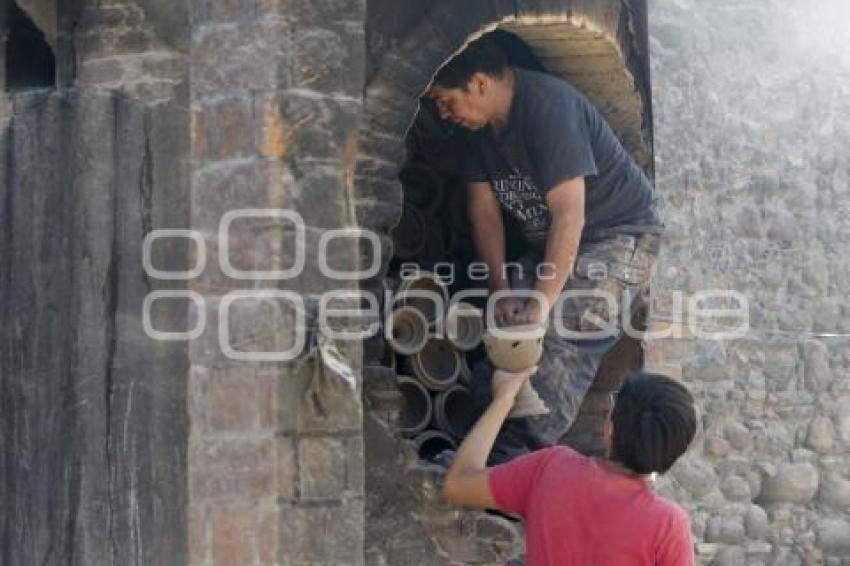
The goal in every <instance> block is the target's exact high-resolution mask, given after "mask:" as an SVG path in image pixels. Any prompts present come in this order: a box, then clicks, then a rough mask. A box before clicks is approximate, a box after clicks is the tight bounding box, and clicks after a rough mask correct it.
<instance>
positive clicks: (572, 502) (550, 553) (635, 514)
mask: <svg viewBox="0 0 850 566" xmlns="http://www.w3.org/2000/svg"><path fill="white" fill-rule="evenodd" d="M489 484H490V493H492V495H493V499H495V501H496V503H497V504H498V506H499V508H500V509H502V510H504V511H508V512H510V513H516V514H517V515H520V516H521V517H522V518H523V519H524V521H525V530H526V564H528V565H530V566H542V565H558V566H566V565H576V566H640V565H653V566H692V565H693V564H694V549H693V547H694V545H693V540H692V539H691V527H690V520H689V519H688V515H687V513H686V512H685V511H684V510H683V509H682V508H681V507H679V506H678V505H676V504H675V503H673V502H671V501H668V500H666V499H664V498H663V497H661V496H659V495H657V494H655V493H654V492H653V491H652V490H651V489H650V488H649V486H648V485H647V483H646V482H645V481H643V480H641V479H639V478H630V477H626V476H624V475H622V474H617V473H615V472H611V471H608V470H606V469H605V468H603V467H601V466H600V465H599V462H598V461H597V460H596V459H595V458H588V457H586V456H582V455H581V454H579V453H577V452H575V451H573V450H571V449H569V448H567V447H565V446H556V447H553V448H547V449H545V450H539V451H537V452H534V453H532V454H527V455H525V456H522V457H520V458H517V459H515V460H512V461H510V462H508V463H506V464H502V465H500V466H496V467H495V468H493V469H492V470H491V471H490V474H489Z"/></svg>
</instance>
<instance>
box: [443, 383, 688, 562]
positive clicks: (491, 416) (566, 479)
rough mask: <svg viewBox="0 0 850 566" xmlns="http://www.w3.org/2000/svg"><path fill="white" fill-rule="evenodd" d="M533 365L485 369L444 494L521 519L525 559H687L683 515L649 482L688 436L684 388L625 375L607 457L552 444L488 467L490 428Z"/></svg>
mask: <svg viewBox="0 0 850 566" xmlns="http://www.w3.org/2000/svg"><path fill="white" fill-rule="evenodd" d="M535 370H536V368H531V369H529V370H526V371H525V372H522V373H516V374H512V373H507V372H503V371H497V372H496V373H495V374H494V376H493V402H492V403H491V404H490V406H489V407H488V409H487V410H486V411H485V413H484V414H483V415H482V416H481V418H480V419H479V420H478V422H477V423H476V425H475V427H473V429H472V431H471V432H470V433H469V435H468V436H467V437H466V439H465V440H464V441H463V443H462V444H461V446H460V448H459V449H458V451H457V454H456V455H455V458H454V462H453V463H452V466H451V468H450V469H449V472H448V475H447V476H446V481H445V485H444V487H443V493H444V495H445V496H446V497H447V498H448V499H449V500H450V501H452V502H454V503H457V504H460V505H468V506H473V507H482V508H490V509H499V510H501V511H505V512H508V513H513V514H516V515H519V516H521V517H522V518H523V520H524V522H525V529H526V563H527V564H529V565H532V566H538V565H559V566H561V565H576V566H597V565H598V566H627V565H628V566H638V565H654V566H692V565H693V564H694V551H693V541H692V539H691V529H690V520H689V519H688V515H687V513H685V511H684V510H683V509H682V508H681V507H679V506H678V505H676V504H675V503H673V502H671V501H668V500H666V499H664V498H663V497H661V496H659V495H656V494H655V493H654V492H653V491H652V489H651V488H650V486H649V482H650V478H651V476H652V474H653V473H664V472H666V471H667V470H668V469H670V467H671V466H672V465H673V463H674V462H675V461H676V460H677V459H678V458H679V456H681V455H682V454H683V453H684V452H685V450H686V449H687V447H688V445H689V444H690V442H691V440H692V439H693V437H694V433H695V432H696V412H695V411H694V405H693V397H692V396H691V394H690V393H689V392H688V390H687V389H685V387H684V386H682V385H681V384H680V383H678V382H676V381H674V380H672V379H670V378H668V377H665V376H662V375H657V374H647V373H640V374H635V375H632V376H630V377H629V378H627V379H626V381H625V382H624V383H623V386H622V388H621V389H620V391H619V392H618V393H617V394H616V395H615V396H612V397H613V398H614V399H613V407H612V410H611V412H610V414H609V417H608V419H606V422H605V430H604V432H605V439H606V442H607V445H608V457H607V458H588V457H586V456H582V455H581V454H579V453H577V452H575V451H573V450H571V449H570V448H567V447H566V446H555V447H551V448H546V449H543V450H538V451H537V452H532V453H531V454H527V455H525V456H521V457H519V458H516V459H514V460H512V461H510V462H508V463H506V464H502V465H499V466H496V467H492V468H487V467H486V461H487V456H488V454H489V452H490V450H491V448H492V446H493V442H494V441H495V439H496V435H497V434H498V432H499V428H500V427H501V425H502V423H503V422H504V420H505V418H506V417H507V414H508V412H509V411H510V409H511V407H512V405H513V402H514V399H515V398H516V395H517V393H518V391H519V389H520V387H521V386H522V384H523V383H524V382H525V380H526V379H528V376H530V375H532V374H533V373H534V371H535Z"/></svg>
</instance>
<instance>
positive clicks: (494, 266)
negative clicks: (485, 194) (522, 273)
mask: <svg viewBox="0 0 850 566" xmlns="http://www.w3.org/2000/svg"><path fill="white" fill-rule="evenodd" d="M472 241H473V244H474V245H475V251H476V252H477V253H478V257H480V258H481V261H483V262H484V263H485V264H486V265H487V270H488V277H487V285H488V286H489V287H490V292H491V293H495V292H496V291H501V290H504V289H510V288H511V286H510V283H509V282H508V280H507V279H506V278H505V277H504V273H503V272H504V263H505V227H504V226H503V224H502V219H501V217H498V218H494V217H493V216H488V217H478V218H475V219H474V220H473V222H472Z"/></svg>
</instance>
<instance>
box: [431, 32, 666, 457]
mask: <svg viewBox="0 0 850 566" xmlns="http://www.w3.org/2000/svg"><path fill="white" fill-rule="evenodd" d="M429 96H430V97H431V98H432V100H434V101H435V102H436V105H437V108H438V109H439V111H440V116H441V118H443V119H444V120H449V121H452V122H454V123H456V124H459V125H461V126H464V127H466V128H468V129H470V130H473V131H475V135H474V140H475V142H474V144H473V145H472V146H471V147H470V148H469V155H468V156H467V159H466V166H465V168H464V169H465V170H464V171H463V174H464V175H465V176H466V179H467V181H468V189H467V190H468V203H469V217H470V221H471V224H472V235H473V241H474V244H475V249H476V251H477V253H478V256H479V257H480V259H481V260H482V261H484V262H485V263H486V264H487V266H488V268H489V279H488V284H489V287H490V290H491V292H497V291H503V292H504V291H508V290H511V289H518V288H533V290H535V291H537V292H539V293H540V296H542V297H544V298H545V301H544V302H541V301H537V300H523V299H521V298H519V297H514V298H507V299H503V300H500V301H497V303H496V305H495V320H496V322H497V324H499V325H500V326H508V325H517V324H533V323H547V322H548V323H550V324H549V325H548V330H547V335H546V340H545V342H544V355H543V358H542V360H541V362H540V364H539V370H538V373H537V374H536V375H535V376H534V377H533V378H532V384H533V385H534V387H535V388H536V389H537V390H538V391H539V392H540V395H541V397H543V400H544V401H545V402H546V404H547V405H548V406H549V409H550V411H551V413H550V415H548V416H546V417H535V418H532V419H530V420H529V421H528V422H527V423H525V425H526V426H527V427H528V430H530V431H531V432H529V433H528V434H527V435H526V436H527V437H528V438H526V439H525V440H522V441H521V442H519V444H520V445H522V446H521V447H520V448H535V447H538V446H540V445H545V444H551V443H553V442H557V441H558V440H560V439H561V438H562V437H563V435H564V434H566V432H567V431H568V430H569V427H570V425H571V424H572V421H573V419H574V418H575V416H576V413H577V412H578V408H579V406H580V404H581V401H582V399H583V397H584V395H585V393H586V391H587V389H588V388H589V387H590V385H591V384H592V382H593V378H594V376H595V373H596V370H597V369H598V366H599V363H600V361H601V359H602V357H603V356H604V354H605V353H606V352H607V351H608V349H610V346H611V345H613V343H615V342H616V339H617V338H618V337H619V336H620V333H621V332H622V324H621V317H622V315H621V314H620V313H619V311H620V309H621V308H622V309H623V310H626V307H627V306H628V308H629V310H626V313H627V315H628V314H631V313H632V312H633V311H634V310H635V305H636V304H637V303H636V302H635V301H630V302H629V305H624V304H622V301H621V299H622V297H623V296H624V293H625V294H626V295H627V296H629V297H633V296H640V295H641V294H642V293H645V292H646V291H647V289H648V284H649V279H650V276H651V271H652V268H653V266H654V260H655V257H656V256H657V252H658V245H659V235H660V234H661V233H662V231H663V224H662V223H661V221H660V219H659V216H658V213H657V211H656V207H655V203H654V193H653V189H652V186H651V185H650V183H649V181H648V180H647V178H646V176H645V175H644V173H643V171H642V170H641V169H640V167H639V166H638V165H637V164H636V163H635V162H634V160H633V159H632V158H631V156H629V154H628V153H627V152H626V151H625V150H624V149H623V147H622V145H621V144H620V141H619V140H618V139H617V137H616V135H615V134H614V133H613V131H612V130H611V128H610V127H609V126H608V124H607V123H606V122H605V120H604V118H602V116H601V115H600V114H599V112H598V111H597V110H596V109H595V108H594V107H593V106H592V105H591V104H590V103H589V102H588V101H587V99H585V98H584V97H583V96H582V95H581V94H580V93H579V92H578V91H576V90H575V89H574V88H573V87H571V86H570V85H569V84H567V83H566V82H565V81H563V80H561V79H559V78H556V77H553V76H550V75H547V74H544V73H539V72H535V71H529V70H525V69H520V68H516V67H512V66H509V65H507V63H506V61H505V57H504V54H503V53H502V52H501V51H500V50H499V49H498V47H496V46H495V45H494V44H493V43H492V42H490V41H489V40H487V39H482V40H479V41H477V42H474V43H472V44H470V45H469V46H468V47H467V48H466V49H465V50H464V51H463V52H461V53H460V54H458V55H457V56H456V57H454V58H453V59H452V60H451V61H449V62H448V63H447V64H446V65H444V66H443V67H442V68H441V69H440V70H439V71H438V72H437V75H436V76H435V78H434V81H433V84H432V87H431V89H430V91H429ZM503 214H505V215H508V216H510V217H511V218H512V219H513V221H515V223H516V224H517V225H518V226H519V227H520V231H521V233H522V236H523V238H524V240H525V242H526V244H527V250H528V253H527V254H526V256H525V257H524V258H523V260H522V262H521V263H522V264H523V266H524V267H525V268H526V269H525V270H524V272H523V273H521V274H520V276H519V277H520V279H521V280H523V281H524V282H523V281H517V280H516V279H515V278H511V277H509V276H508V274H507V273H505V271H506V270H505V269H503V266H504V264H505V228H504V224H503V219H502V215H503ZM589 265H598V266H600V267H601V268H602V273H603V276H602V277H600V276H599V273H600V271H599V270H597V271H596V275H593V274H592V273H590V271H592V269H588V266H589ZM528 271H530V272H531V273H528ZM531 275H536V277H534V279H533V282H530V283H529V282H528V281H529V278H530V277H531ZM563 291H577V292H578V294H581V291H588V292H587V293H584V295H583V296H579V297H576V298H568V299H566V300H562V301H560V302H558V299H559V297H560V295H561V293H562V292H563ZM598 292H604V293H605V294H607V295H608V297H610V298H611V299H613V302H611V300H609V298H608V297H605V298H603V297H601V293H598ZM595 294H597V295H599V296H595ZM612 305H613V306H616V307H617V308H616V309H613V308H612ZM556 306H557V311H556V316H557V317H560V320H559V322H562V323H563V324H561V325H559V326H560V327H561V328H564V327H566V328H567V329H569V330H570V331H575V333H578V334H581V333H583V332H588V333H593V336H592V339H583V338H582V337H579V338H577V337H576V336H575V334H571V335H569V337H565V336H563V332H560V333H558V332H556V328H555V325H553V324H551V318H552V315H553V312H554V311H553V307H556ZM609 323H610V324H609ZM603 328H604V329H613V331H612V332H610V333H609V334H610V336H607V337H606V338H605V339H601V338H599V335H600V334H599V332H598V331H599V330H601V329H603ZM497 447H498V444H497ZM504 452H505V454H504V456H503V457H502V458H501V459H506V458H509V457H511V456H513V455H516V454H515V453H510V452H511V451H510V450H509V449H505V451H504ZM515 452H517V451H515ZM497 459H500V458H499V457H498V456H497Z"/></svg>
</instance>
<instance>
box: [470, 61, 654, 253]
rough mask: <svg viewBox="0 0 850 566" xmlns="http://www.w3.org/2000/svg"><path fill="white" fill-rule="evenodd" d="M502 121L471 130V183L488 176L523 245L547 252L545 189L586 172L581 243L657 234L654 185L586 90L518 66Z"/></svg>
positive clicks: (584, 175) (548, 217) (548, 223)
mask: <svg viewBox="0 0 850 566" xmlns="http://www.w3.org/2000/svg"><path fill="white" fill-rule="evenodd" d="M515 70H516V77H517V80H516V83H515V90H514V96H513V102H512V104H511V110H510V115H509V117H508V122H507V124H506V125H505V127H504V128H503V129H502V130H500V131H499V132H498V133H495V132H494V131H493V130H492V128H490V127H489V126H488V127H486V128H484V129H483V130H480V131H479V132H476V134H475V136H474V137H473V139H474V140H476V141H475V143H474V144H473V146H472V147H471V153H470V155H469V158H468V159H467V165H466V171H465V173H466V179H467V180H468V181H489V182H490V183H491V184H492V186H493V190H494V191H495V193H496V196H497V197H498V199H499V202H500V203H501V204H502V207H503V208H504V209H505V211H506V212H507V213H508V214H510V215H511V216H512V217H513V218H514V219H515V220H516V221H517V222H518V224H519V225H520V227H521V229H522V233H523V235H524V236H525V239H526V240H527V241H528V243H529V244H530V245H531V246H532V247H533V248H535V249H537V250H539V251H543V250H545V247H546V237H547V235H548V232H549V225H550V223H551V218H550V215H549V207H548V205H547V204H546V199H545V195H546V193H547V192H548V191H550V190H551V189H553V188H554V187H555V186H556V185H558V184H559V183H561V182H563V181H566V180H568V179H572V178H575V177H580V176H583V177H584V178H585V225H584V230H583V232H582V241H588V240H595V239H600V238H604V237H606V236H609V235H612V234H617V233H625V234H643V233H661V232H662V231H663V224H662V222H661V220H660V218H659V216H658V213H657V211H656V207H655V202H654V194H653V190H652V185H650V183H649V180H648V179H647V178H646V175H644V173H643V171H642V170H641V168H640V167H639V166H638V165H637V164H636V163H635V162H634V160H633V159H632V158H631V156H630V155H629V154H628V153H627V152H626V151H625V149H623V146H622V145H621V144H620V141H619V140H618V139H617V136H616V135H615V134H614V132H613V131H612V130H611V128H610V127H609V126H608V124H607V123H606V122H605V119H604V118H603V117H602V116H601V115H600V114H599V112H598V111H597V110H596V108H594V107H593V105H592V104H590V102H588V101H587V99H585V98H584V96H582V95H581V93H579V92H578V91H577V90H576V89H574V88H573V87H572V86H570V85H569V84H567V83H566V82H565V81H563V80H561V79H559V78H557V77H553V76H551V75H547V74H545V73H538V72H536V71H530V70H527V69H520V68H515Z"/></svg>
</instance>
